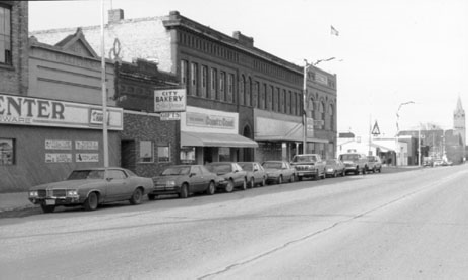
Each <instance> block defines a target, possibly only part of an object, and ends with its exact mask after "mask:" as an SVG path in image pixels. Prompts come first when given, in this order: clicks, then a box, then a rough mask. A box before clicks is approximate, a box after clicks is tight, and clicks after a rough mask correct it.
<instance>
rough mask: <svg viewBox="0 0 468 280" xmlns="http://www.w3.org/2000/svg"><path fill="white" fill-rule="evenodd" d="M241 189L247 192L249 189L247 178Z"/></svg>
mask: <svg viewBox="0 0 468 280" xmlns="http://www.w3.org/2000/svg"><path fill="white" fill-rule="evenodd" d="M241 189H242V190H243V191H245V190H246V189H247V178H244V182H242V186H241Z"/></svg>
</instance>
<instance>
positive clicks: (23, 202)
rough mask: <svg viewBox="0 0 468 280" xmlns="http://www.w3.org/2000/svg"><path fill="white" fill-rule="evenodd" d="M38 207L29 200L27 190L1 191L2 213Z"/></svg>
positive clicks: (0, 203) (0, 209) (0, 208)
mask: <svg viewBox="0 0 468 280" xmlns="http://www.w3.org/2000/svg"><path fill="white" fill-rule="evenodd" d="M33 207H38V206H37V205H34V204H32V203H31V202H30V201H29V200H28V193H27V192H16V193H0V213H2V212H9V211H19V210H23V209H26V208H33Z"/></svg>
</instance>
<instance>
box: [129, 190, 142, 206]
mask: <svg viewBox="0 0 468 280" xmlns="http://www.w3.org/2000/svg"><path fill="white" fill-rule="evenodd" d="M142 198H143V192H142V191H141V189H140V188H137V189H136V190H134V191H133V194H132V197H131V198H130V203H131V204H133V205H135V204H140V203H141V199H142Z"/></svg>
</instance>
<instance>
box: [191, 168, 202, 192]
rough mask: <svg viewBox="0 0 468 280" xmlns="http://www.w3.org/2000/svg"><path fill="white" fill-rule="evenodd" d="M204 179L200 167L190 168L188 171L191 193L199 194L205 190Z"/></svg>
mask: <svg viewBox="0 0 468 280" xmlns="http://www.w3.org/2000/svg"><path fill="white" fill-rule="evenodd" d="M204 182H205V179H204V176H203V173H202V171H201V169H200V166H192V168H191V170H190V185H191V187H190V190H191V191H193V192H200V191H203V190H204V189H205V187H206V186H205V184H204Z"/></svg>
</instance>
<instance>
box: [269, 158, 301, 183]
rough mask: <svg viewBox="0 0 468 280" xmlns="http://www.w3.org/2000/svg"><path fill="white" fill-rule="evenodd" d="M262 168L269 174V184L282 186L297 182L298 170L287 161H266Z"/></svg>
mask: <svg viewBox="0 0 468 280" xmlns="http://www.w3.org/2000/svg"><path fill="white" fill-rule="evenodd" d="M262 167H263V169H265V171H266V173H267V183H273V182H274V183H277V184H282V183H283V182H285V181H289V182H294V181H295V180H296V169H295V168H294V167H292V166H291V165H290V164H289V163H288V162H287V161H265V162H263V163H262Z"/></svg>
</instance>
